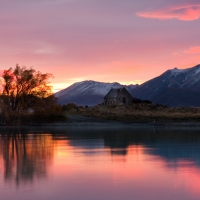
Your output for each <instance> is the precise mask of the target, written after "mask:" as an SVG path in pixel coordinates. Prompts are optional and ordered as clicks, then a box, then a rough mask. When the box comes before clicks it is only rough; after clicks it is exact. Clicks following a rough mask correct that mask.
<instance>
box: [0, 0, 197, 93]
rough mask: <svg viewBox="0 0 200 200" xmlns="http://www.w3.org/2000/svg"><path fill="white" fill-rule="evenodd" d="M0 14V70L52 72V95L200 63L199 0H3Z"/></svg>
mask: <svg viewBox="0 0 200 200" xmlns="http://www.w3.org/2000/svg"><path fill="white" fill-rule="evenodd" d="M0 12H1V16H0V27H1V32H0V43H1V46H0V58H1V59H0V71H2V70H5V69H8V68H10V67H15V65H16V64H17V63H18V64H19V65H20V66H23V65H25V66H27V67H31V66H32V67H34V68H35V69H36V70H39V71H41V72H43V73H46V72H48V73H52V74H53V75H54V79H52V80H51V83H52V85H53V87H54V91H58V90H60V89H63V88H66V87H67V86H69V85H71V84H73V83H74V82H77V81H83V80H95V81H102V82H119V83H122V84H137V83H139V84H141V83H143V82H145V81H147V80H149V79H151V78H154V77H156V76H158V75H160V74H161V73H163V72H164V71H166V70H168V69H172V68H175V67H177V68H186V67H193V66H195V65H196V64H198V63H200V62H199V61H200V41H199V34H200V23H199V20H200V14H199V13H200V3H199V1H198V0H191V1H186V0H174V1H171V0H161V1H159V2H158V1H156V0H152V1H149V2H146V1H128V0H125V1H120V0H116V1H114V2H113V1H100V0H85V1H82V0H73V1H72V0H61V1H57V0H49V1H46V0H40V1H31V0H26V1H23V0H19V1H14V0H7V1H4V0H3V1H2V2H1V7H0Z"/></svg>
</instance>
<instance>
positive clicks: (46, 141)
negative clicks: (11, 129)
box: [0, 133, 54, 185]
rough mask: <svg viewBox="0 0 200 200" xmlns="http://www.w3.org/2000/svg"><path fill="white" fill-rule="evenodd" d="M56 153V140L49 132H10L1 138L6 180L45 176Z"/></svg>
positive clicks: (18, 181) (17, 180)
mask: <svg viewBox="0 0 200 200" xmlns="http://www.w3.org/2000/svg"><path fill="white" fill-rule="evenodd" d="M53 153H54V141H53V140H52V136H51V135H48V134H45V135H44V134H42V135H40V134H25V133H13V134H12V133H11V134H10V133H9V134H2V135H1V138H0V154H1V155H2V157H3V162H4V178H5V181H13V180H14V181H15V182H16V184H17V185H18V184H20V182H26V181H33V179H34V178H36V177H38V178H42V177H43V178H44V177H46V175H47V169H48V165H49V164H50V163H51V161H52V158H53Z"/></svg>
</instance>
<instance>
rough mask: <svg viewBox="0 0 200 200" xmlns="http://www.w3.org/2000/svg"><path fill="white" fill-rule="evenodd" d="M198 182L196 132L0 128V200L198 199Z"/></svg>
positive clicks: (199, 131)
mask: <svg viewBox="0 0 200 200" xmlns="http://www.w3.org/2000/svg"><path fill="white" fill-rule="evenodd" d="M199 180H200V129H199V128H173V129H172V128H171V129H170V128H164V127H157V128H156V127H132V128H130V127H129V128H128V127H127V128H125V127H107V128H106V127H74V128H73V127H71V128H67V127H43V128H42V127H32V128H1V129H0V191H1V200H6V199H20V200H25V199H30V200H32V199H34V200H35V199H41V200H47V199H48V200H49V199H52V200H53V199H58V200H62V199H70V200H79V199H80V200H88V199H95V200H110V199H116V200H121V199H123V200H128V199H134V200H135V199H136V200H137V199H138V200H141V199H142V200H146V199H148V200H157V199H159V200H160V199H162V200H169V199H170V200H171V199H176V200H179V199H180V200H186V199H190V200H193V199H194V200H196V199H199V198H200V192H199Z"/></svg>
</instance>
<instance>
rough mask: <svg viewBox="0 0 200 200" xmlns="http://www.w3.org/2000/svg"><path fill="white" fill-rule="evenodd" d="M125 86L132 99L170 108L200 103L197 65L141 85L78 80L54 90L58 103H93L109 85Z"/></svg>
mask: <svg viewBox="0 0 200 200" xmlns="http://www.w3.org/2000/svg"><path fill="white" fill-rule="evenodd" d="M117 87H125V88H126V89H127V90H128V91H129V92H130V94H131V95H132V96H133V97H134V98H139V99H143V100H146V99H148V100H150V101H152V102H153V103H154V104H163V105H167V106H170V107H181V106H195V107H197V106H200V64H199V65H196V66H194V67H191V68H187V69H177V68H174V69H169V70H167V71H165V72H164V73H162V74H161V75H159V76H157V77H155V78H152V79H150V80H148V81H147V82H145V83H143V84H141V85H123V84H120V83H118V82H114V83H104V82H97V81H92V80H87V81H81V82H77V83H74V84H72V85H71V86H69V87H67V88H65V89H63V90H61V91H59V92H57V93H56V94H55V96H56V97H57V98H58V103H59V104H67V103H70V102H73V103H76V104H77V105H88V106H94V105H97V104H100V103H102V102H103V98H104V96H105V95H106V94H107V92H108V91H109V90H110V89H111V88H117Z"/></svg>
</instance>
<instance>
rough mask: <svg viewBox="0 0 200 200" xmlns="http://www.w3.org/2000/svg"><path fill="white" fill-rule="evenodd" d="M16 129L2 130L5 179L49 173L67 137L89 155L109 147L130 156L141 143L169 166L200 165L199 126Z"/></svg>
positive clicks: (0, 141) (0, 143) (29, 178)
mask: <svg viewBox="0 0 200 200" xmlns="http://www.w3.org/2000/svg"><path fill="white" fill-rule="evenodd" d="M13 132H15V133H16V131H15V130H12V131H11V132H9V131H7V130H6V131H5V130H4V131H3V132H2V131H1V133H2V134H1V135H0V136H1V137H0V155H2V157H3V160H4V166H5V180H16V182H17V184H19V183H20V182H26V181H33V180H34V178H36V177H40V178H41V177H45V176H47V169H48V165H49V163H50V162H51V160H52V159H53V151H54V145H55V144H56V141H57V140H58V141H59V140H60V141H65V140H66V145H70V146H73V147H75V149H79V150H80V151H77V153H79V154H80V153H81V154H84V155H85V156H87V155H88V156H90V155H91V154H94V155H95V154H97V153H98V154H101V153H103V152H105V148H106V149H108V150H109V151H110V154H111V155H112V156H116V155H121V156H126V154H127V153H128V147H129V146H131V145H136V146H137V145H140V146H143V147H144V151H145V153H147V154H151V155H154V156H160V157H162V158H163V159H164V160H165V161H166V164H167V165H168V166H169V167H173V168H174V167H177V166H178V161H180V160H185V161H191V162H192V163H193V164H195V165H196V166H198V167H200V156H199V155H200V134H199V129H195V128H184V129H167V128H154V127H147V128H145V127H144V128H143V127H139V128H138V127H135V128H103V127H102V128H91V127H89V128H85V127H82V128H71V129H67V128H54V129H53V128H45V129H41V130H40V133H42V134H40V133H38V134H36V133H37V132H38V128H37V129H36V130H32V131H31V132H30V130H29V129H27V130H24V132H23V131H19V134H17V133H16V134H13ZM45 133H49V134H45ZM145 147H147V148H145Z"/></svg>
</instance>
